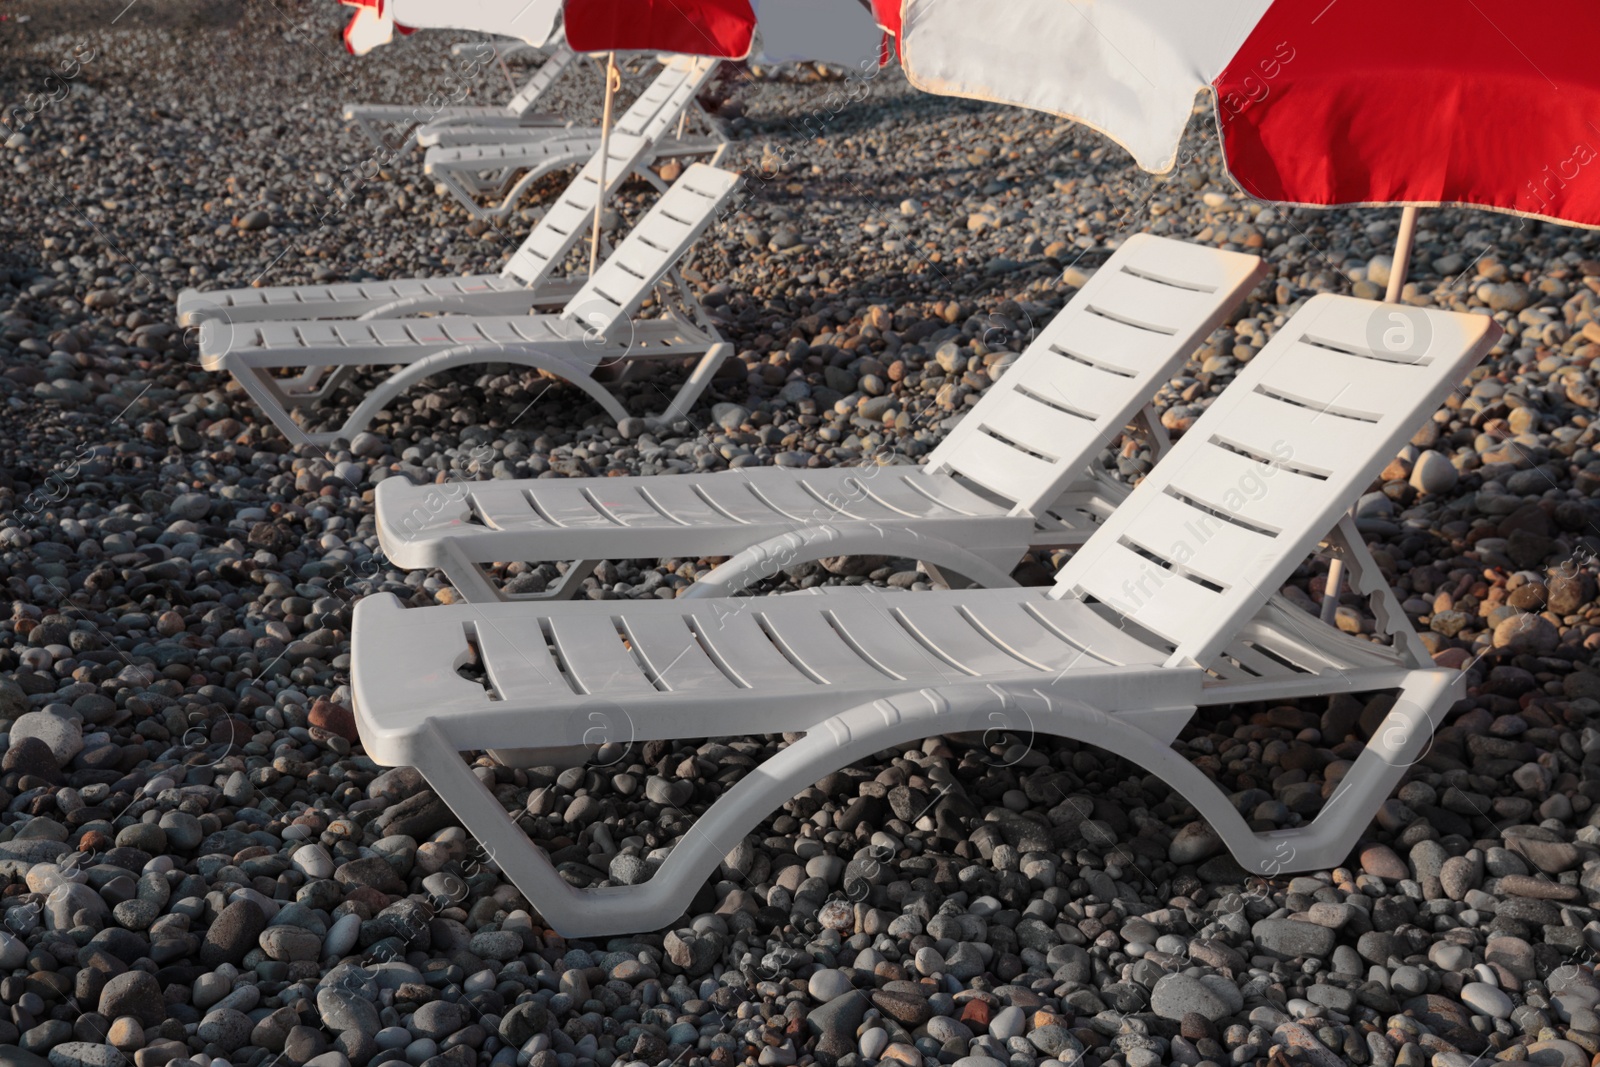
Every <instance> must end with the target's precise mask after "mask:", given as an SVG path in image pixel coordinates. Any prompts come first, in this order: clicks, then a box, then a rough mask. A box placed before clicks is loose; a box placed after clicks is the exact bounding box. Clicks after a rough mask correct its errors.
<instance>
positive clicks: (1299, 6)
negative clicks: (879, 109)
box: [874, 0, 1600, 294]
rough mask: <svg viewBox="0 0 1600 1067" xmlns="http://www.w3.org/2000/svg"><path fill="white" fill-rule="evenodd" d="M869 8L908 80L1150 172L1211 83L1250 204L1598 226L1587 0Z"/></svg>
mask: <svg viewBox="0 0 1600 1067" xmlns="http://www.w3.org/2000/svg"><path fill="white" fill-rule="evenodd" d="M874 6H875V9H876V12H877V15H878V19H879V22H880V23H881V24H882V25H883V26H884V28H885V29H887V30H888V31H889V32H890V33H892V34H894V35H895V38H896V43H897V46H898V49H899V52H900V59H901V63H902V65H903V66H904V68H905V71H906V75H907V77H908V78H909V80H910V81H911V83H912V84H913V85H915V86H917V87H918V88H920V89H923V90H925V91H928V92H933V93H940V94H944V95H950V96H962V97H969V98H973V99H979V100H993V101H998V102H1003V103H1009V104H1017V105H1021V106H1024V107H1030V108H1035V109H1038V110H1041V111H1047V112H1050V113H1052V114H1056V115H1061V116H1063V117H1066V118H1070V119H1073V120H1074V121H1077V122H1081V123H1083V124H1085V125H1088V126H1091V127H1093V128H1094V129H1096V130H1098V131H1100V132H1101V133H1104V134H1105V135H1106V136H1108V137H1110V138H1111V139H1112V140H1114V141H1116V142H1117V143H1118V144H1120V145H1122V146H1123V147H1124V148H1126V149H1127V150H1128V151H1129V152H1130V153H1132V155H1133V158H1134V160H1135V162H1137V163H1138V164H1139V166H1141V167H1143V168H1144V169H1146V170H1149V171H1153V172H1156V173H1163V172H1166V171H1169V170H1171V169H1172V168H1173V167H1174V166H1175V165H1176V163H1177V159H1178V149H1179V142H1180V140H1181V139H1182V137H1183V132H1184V128H1185V126H1186V125H1187V124H1188V120H1189V116H1190V114H1191V112H1192V109H1193V106H1194V98H1195V93H1197V92H1199V91H1201V90H1204V89H1209V90H1210V91H1211V92H1210V96H1211V100H1212V102H1213V105H1214V107H1215V109H1216V121H1217V126H1218V130H1219V132H1220V135H1221V144H1222V153H1223V160H1224V163H1225V165H1226V167H1227V169H1228V171H1229V173H1230V174H1231V175H1232V177H1233V179H1234V181H1236V182H1237V183H1238V185H1239V187H1240V188H1241V189H1243V190H1244V191H1245V192H1246V193H1248V194H1250V195H1251V196H1254V197H1258V198H1260V199H1264V200H1274V201H1282V202H1286V203H1293V204H1305V205H1320V206H1332V205H1353V204H1404V205H1409V206H1411V207H1413V208H1414V207H1417V206H1435V205H1444V204H1466V205H1473V206H1477V207H1482V208H1489V209H1492V210H1496V211H1506V212H1512V213H1515V214H1519V215H1527V216H1533V217H1537V218H1541V219H1548V220H1551V221H1556V222H1562V223H1569V224H1575V225H1580V226H1600V62H1597V59H1596V55H1597V53H1596V51H1595V48H1596V44H1597V43H1600V2H1597V0H1550V2H1549V3H1547V4H1543V5H1540V6H1539V7H1537V8H1529V7H1528V5H1527V4H1526V3H1517V2H1513V0H1404V2H1403V3H1395V2H1394V0H1006V2H1005V3H1003V4H997V3H994V2H993V0H874ZM1414 218H1415V212H1414V211H1407V212H1406V213H1405V224H1403V226H1402V242H1403V243H1405V242H1408V239H1409V236H1410V229H1411V225H1412V224H1413V222H1414ZM1405 250H1406V249H1400V250H1397V254H1396V263H1395V268H1396V269H1395V271H1394V275H1393V277H1394V281H1395V287H1394V289H1393V292H1394V293H1396V294H1397V293H1398V291H1399V289H1398V283H1399V281H1400V279H1401V278H1402V277H1403V275H1404V271H1405V265H1404V263H1403V262H1402V260H1403V256H1402V254H1401V253H1402V252H1404V251H1405Z"/></svg>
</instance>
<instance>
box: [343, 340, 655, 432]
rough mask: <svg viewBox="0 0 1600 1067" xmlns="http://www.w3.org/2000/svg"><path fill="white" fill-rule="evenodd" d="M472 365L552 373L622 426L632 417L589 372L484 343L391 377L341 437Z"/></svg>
mask: <svg viewBox="0 0 1600 1067" xmlns="http://www.w3.org/2000/svg"><path fill="white" fill-rule="evenodd" d="M472 363H513V364H516V365H517V366H522V367H533V368H535V369H537V370H545V371H549V372H550V373H552V374H555V375H558V376H560V378H561V379H562V380H563V381H565V382H567V383H569V384H571V385H574V386H576V387H577V388H579V389H582V390H583V391H584V392H585V393H587V394H589V397H590V398H591V399H593V400H594V401H595V403H597V404H599V405H600V406H601V407H602V408H604V409H605V412H606V414H607V415H610V416H611V417H612V418H613V419H616V420H617V421H618V422H621V421H622V420H623V419H625V418H627V417H628V412H627V409H625V408H624V407H623V406H622V404H621V403H620V402H619V401H618V400H617V398H616V397H614V396H612V395H611V394H610V393H608V392H606V390H605V389H604V388H602V387H601V385H600V383H598V382H596V381H595V380H594V379H593V378H591V377H589V376H588V375H587V374H586V373H583V372H584V371H585V370H586V369H587V368H584V367H582V366H579V365H576V364H574V363H570V362H566V361H563V360H559V359H551V358H548V357H546V356H543V355H541V354H540V353H539V351H538V350H537V349H536V348H532V347H529V348H518V347H515V346H512V345H506V344H501V343H498V342H494V343H480V344H470V345H457V346H456V347H455V348H446V349H444V350H443V351H440V352H435V353H434V354H433V355H431V356H425V357H424V358H422V359H419V360H417V361H416V362H415V363H412V364H411V365H409V366H407V367H405V368H404V369H402V370H400V371H398V372H397V373H395V374H393V375H391V376H390V377H389V378H388V380H387V381H384V382H383V383H381V384H380V385H378V387H377V388H375V389H373V390H372V392H370V393H368V394H367V397H366V399H365V400H363V401H362V402H361V403H360V405H358V406H357V407H356V409H355V411H353V412H351V414H350V417H349V418H348V419H346V420H345V424H344V425H343V426H342V427H340V429H339V433H340V434H341V435H343V436H345V437H354V436H355V435H356V434H358V433H360V432H361V431H362V430H364V429H366V428H367V425H368V424H369V423H371V422H372V420H373V419H375V418H377V416H378V412H380V411H382V410H383V409H384V407H386V406H387V405H388V403H389V402H390V401H391V400H393V399H394V398H395V397H397V396H399V395H400V394H401V393H403V392H405V391H406V390H407V389H409V388H411V387H412V386H413V385H415V384H416V383H417V382H420V381H422V380H423V379H424V378H427V377H428V376H429V375H433V374H437V373H439V372H440V371H442V370H448V369H449V368H451V367H459V366H463V365H467V364H472Z"/></svg>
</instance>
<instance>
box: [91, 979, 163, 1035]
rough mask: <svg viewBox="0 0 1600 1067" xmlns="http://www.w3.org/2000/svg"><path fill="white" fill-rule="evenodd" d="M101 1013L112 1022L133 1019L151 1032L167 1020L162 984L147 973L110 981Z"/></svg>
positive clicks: (107, 983)
mask: <svg viewBox="0 0 1600 1067" xmlns="http://www.w3.org/2000/svg"><path fill="white" fill-rule="evenodd" d="M98 1011H99V1012H100V1014H101V1015H104V1016H105V1017H106V1018H108V1019H115V1018H118V1017H119V1016H124V1015H126V1016H130V1017H132V1018H134V1019H137V1020H138V1021H139V1022H140V1023H142V1024H143V1025H145V1026H148V1027H151V1028H154V1027H157V1026H160V1025H161V1023H162V1021H163V1020H165V1019H166V1017H167V1006H166V998H165V997H164V995H163V994H162V991H161V984H160V983H159V982H157V981H156V978H155V975H153V974H149V973H147V972H145V971H125V972H123V973H122V974H119V975H116V976H115V977H113V978H111V979H110V980H108V981H107V982H106V984H105V987H104V988H103V989H101V991H100V1004H99V1008H98Z"/></svg>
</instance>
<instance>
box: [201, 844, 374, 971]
mask: <svg viewBox="0 0 1600 1067" xmlns="http://www.w3.org/2000/svg"><path fill="white" fill-rule="evenodd" d="M380 862H382V861H380ZM266 928H267V917H266V915H265V914H263V913H262V911H261V906H260V905H258V904H257V903H256V902H255V901H253V900H248V899H242V900H236V901H234V902H233V903H232V904H229V905H228V906H227V907H225V908H223V909H222V911H221V912H220V913H219V914H218V915H217V918H216V921H215V922H213V923H212V924H211V928H210V929H209V930H207V931H206V937H205V941H204V942H203V943H202V944H201V946H200V962H201V963H202V964H204V965H205V966H207V967H216V966H217V965H218V964H221V963H231V964H233V965H234V966H235V967H237V966H239V965H240V964H241V963H243V962H244V958H245V955H246V954H247V953H249V951H250V950H251V949H253V948H255V947H256V945H257V941H258V939H259V938H260V937H261V931H263V930H265V929H266Z"/></svg>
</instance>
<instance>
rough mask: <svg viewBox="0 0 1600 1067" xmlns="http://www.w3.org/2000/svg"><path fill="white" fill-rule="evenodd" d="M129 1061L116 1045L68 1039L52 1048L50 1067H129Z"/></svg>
mask: <svg viewBox="0 0 1600 1067" xmlns="http://www.w3.org/2000/svg"><path fill="white" fill-rule="evenodd" d="M20 1062H21V1061H17V1060H13V1061H12V1063H13V1064H19V1065H20ZM127 1063H128V1059H127V1057H126V1056H124V1055H123V1054H122V1053H121V1052H118V1051H117V1049H116V1048H115V1047H114V1046H112V1045H104V1044H100V1043H98V1042H91V1041H68V1042H65V1043H64V1044H60V1045H57V1046H56V1047H55V1048H53V1049H51V1050H50V1067H127Z"/></svg>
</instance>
